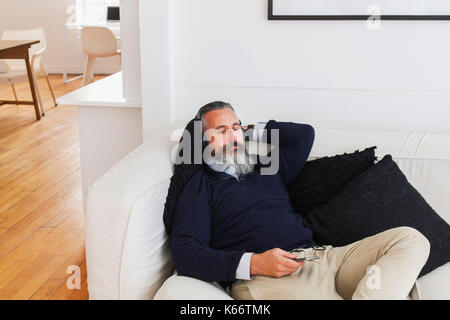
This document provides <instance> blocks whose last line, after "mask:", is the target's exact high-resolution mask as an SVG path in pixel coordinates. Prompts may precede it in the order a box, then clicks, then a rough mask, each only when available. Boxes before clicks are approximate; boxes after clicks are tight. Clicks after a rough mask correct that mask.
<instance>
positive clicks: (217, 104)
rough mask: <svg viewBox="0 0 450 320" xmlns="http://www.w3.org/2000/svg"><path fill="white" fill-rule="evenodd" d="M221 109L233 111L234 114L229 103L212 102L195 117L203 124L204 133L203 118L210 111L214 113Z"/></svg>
mask: <svg viewBox="0 0 450 320" xmlns="http://www.w3.org/2000/svg"><path fill="white" fill-rule="evenodd" d="M221 109H230V110H231V111H233V112H234V109H233V107H232V106H231V104H229V103H228V102H223V101H213V102H210V103H208V104H206V105H204V106H203V107H201V108H200V109H199V110H198V112H197V115H196V116H195V119H196V120H201V121H202V124H203V131H205V123H204V121H203V116H204V115H205V114H206V113H208V112H209V111H213V110H221Z"/></svg>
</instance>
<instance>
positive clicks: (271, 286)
mask: <svg viewBox="0 0 450 320" xmlns="http://www.w3.org/2000/svg"><path fill="white" fill-rule="evenodd" d="M324 247H325V250H324V251H317V250H316V251H314V250H313V248H307V249H306V255H318V256H319V257H320V259H318V260H313V261H306V262H305V264H304V265H303V266H302V267H301V268H299V269H297V270H296V271H295V272H294V273H292V274H290V275H287V276H284V277H281V278H273V277H267V276H260V275H256V276H254V277H253V279H252V280H237V281H236V282H234V283H233V286H232V288H231V294H232V297H233V298H234V299H239V300H266V299H273V300H278V299H284V300H288V299H289V300H290V299H293V300H308V299H321V300H322V299H323V300H329V299H346V300H348V299H407V298H408V295H409V293H410V291H411V289H412V287H413V286H414V283H415V281H416V279H417V277H418V275H419V273H420V270H421V269H422V267H423V266H424V265H425V263H426V261H427V259H428V255H429V251H430V243H429V241H428V239H427V238H426V237H425V236H423V235H422V234H421V233H420V232H419V231H417V230H416V229H414V228H410V227H398V228H392V229H389V230H386V231H384V232H380V233H378V234H376V235H373V236H370V237H367V238H364V239H362V240H360V241H356V242H354V243H351V244H349V245H346V246H343V247H333V246H324Z"/></svg>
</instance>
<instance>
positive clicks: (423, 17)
mask: <svg viewBox="0 0 450 320" xmlns="http://www.w3.org/2000/svg"><path fill="white" fill-rule="evenodd" d="M273 1H274V0H268V19H269V20H367V19H369V18H370V17H373V16H370V15H274V14H273ZM449 1H450V0H449ZM377 18H378V16H377ZM379 19H380V20H450V15H380V16H379Z"/></svg>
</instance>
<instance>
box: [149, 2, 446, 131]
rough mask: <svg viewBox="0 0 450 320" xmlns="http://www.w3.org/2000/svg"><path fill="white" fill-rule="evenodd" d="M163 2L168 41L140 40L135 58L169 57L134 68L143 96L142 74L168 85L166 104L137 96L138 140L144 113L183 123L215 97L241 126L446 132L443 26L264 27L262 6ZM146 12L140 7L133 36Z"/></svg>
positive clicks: (432, 23) (315, 24) (309, 23)
mask: <svg viewBox="0 0 450 320" xmlns="http://www.w3.org/2000/svg"><path fill="white" fill-rule="evenodd" d="M141 1H142V0H141ZM169 3H171V4H170V5H169V7H170V12H169V13H168V16H169V17H170V22H169V27H168V29H169V35H168V38H167V39H169V42H170V43H169V45H168V46H167V45H166V44H165V42H164V41H167V39H157V38H154V39H152V41H149V42H148V43H145V42H144V43H141V46H143V47H142V49H141V50H142V51H141V54H143V55H145V53H146V52H150V50H151V48H152V47H153V48H154V47H158V46H159V45H160V44H162V43H164V48H169V49H167V50H166V53H167V54H168V56H169V59H171V60H172V64H171V67H169V68H164V69H158V70H152V69H151V68H149V69H146V68H145V67H144V69H143V73H146V74H147V79H144V77H143V80H144V82H143V92H145V91H148V92H150V91H151V90H152V88H153V87H152V86H153V84H152V82H151V81H149V80H150V78H151V79H157V78H158V77H164V78H166V77H169V78H170V79H169V83H170V84H171V85H170V87H169V89H167V90H165V91H164V92H165V93H164V94H165V95H167V97H166V98H167V99H166V102H165V104H159V105H150V104H148V103H147V104H146V103H145V99H144V109H143V112H144V135H145V136H146V137H148V136H149V135H148V134H146V133H145V132H149V130H147V129H145V127H149V126H153V124H151V123H150V121H149V118H150V117H153V118H155V117H156V116H157V115H162V116H163V117H170V118H171V119H175V118H184V119H188V118H192V116H193V114H194V112H195V110H197V109H198V108H199V107H201V106H202V105H203V104H205V103H207V102H209V101H212V100H217V99H220V100H225V101H229V102H231V103H232V104H233V105H234V106H235V108H236V109H237V110H238V112H239V115H240V117H241V118H242V120H243V121H244V122H247V121H250V122H252V121H255V120H259V119H263V120H264V119H269V118H276V119H280V120H293V121H304V122H308V123H311V124H313V125H318V126H322V127H330V128H331V127H335V128H338V127H352V128H361V129H370V128H374V129H386V130H420V131H442V132H449V131H450V120H449V119H450V99H449V97H450V95H449V89H450V80H449V79H448V77H447V75H448V74H449V72H450V59H449V53H450V39H449V40H448V35H449V34H450V22H449V21H382V24H381V29H380V30H369V29H368V28H367V27H366V22H365V21H268V20H267V0H245V1H242V0H227V1H223V0H189V1H184V0H170V1H169ZM148 9H149V8H148ZM153 9H155V8H153ZM150 15H152V16H154V15H157V13H155V12H154V11H153V12H150V11H146V10H145V9H144V10H143V11H142V8H141V32H146V31H145V30H146V29H148V28H150V22H149V19H148V18H146V17H150ZM155 41H156V42H155ZM158 41H160V42H158ZM169 66H170V65H169ZM150 109H151V113H150V112H149V113H148V114H147V115H148V117H146V116H145V113H146V110H150ZM155 112H156V113H155ZM147 121H148V122H147Z"/></svg>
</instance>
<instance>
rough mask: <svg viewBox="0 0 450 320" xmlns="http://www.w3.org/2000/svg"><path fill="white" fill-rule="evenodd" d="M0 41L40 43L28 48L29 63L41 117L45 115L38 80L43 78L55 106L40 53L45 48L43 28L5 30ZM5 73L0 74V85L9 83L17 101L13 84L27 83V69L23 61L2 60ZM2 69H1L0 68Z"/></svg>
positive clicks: (53, 95) (0, 62)
mask: <svg viewBox="0 0 450 320" xmlns="http://www.w3.org/2000/svg"><path fill="white" fill-rule="evenodd" d="M0 40H39V41H40V42H39V43H37V44H35V45H32V46H31V48H30V51H29V53H30V59H31V61H30V63H31V67H32V71H33V80H34V85H35V87H36V93H37V96H38V100H39V105H40V108H41V113H42V115H44V114H45V110H44V105H43V104H42V99H41V94H40V92H39V85H38V78H39V77H45V79H46V80H47V85H48V87H49V89H50V93H51V95H52V99H53V103H54V106H56V99H55V94H54V93H53V89H52V86H51V84H50V81H49V79H48V74H47V72H46V71H45V68H44V62H43V59H42V53H43V52H44V51H45V49H46V48H47V42H46V38H45V32H44V28H36V29H30V30H5V31H4V32H3V34H2V36H1V38H0ZM0 64H2V65H3V68H4V69H6V73H0V83H9V84H11V88H12V90H13V93H14V98H15V99H16V101H17V93H16V89H15V87H14V83H18V82H23V81H28V75H27V69H26V66H25V63H24V62H23V60H16V59H4V60H1V61H0ZM0 69H2V67H0Z"/></svg>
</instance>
